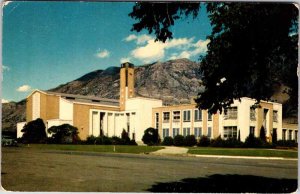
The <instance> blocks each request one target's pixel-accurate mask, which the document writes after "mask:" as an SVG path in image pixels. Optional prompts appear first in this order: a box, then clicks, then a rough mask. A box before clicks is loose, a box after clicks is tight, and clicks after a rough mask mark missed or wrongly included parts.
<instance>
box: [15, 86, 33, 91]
mask: <svg viewBox="0 0 300 194" xmlns="http://www.w3.org/2000/svg"><path fill="white" fill-rule="evenodd" d="M29 90H31V87H30V86H29V85H23V86H20V87H18V88H17V91H18V92H28V91H29Z"/></svg>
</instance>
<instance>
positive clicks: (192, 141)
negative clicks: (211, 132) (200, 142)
mask: <svg viewBox="0 0 300 194" xmlns="http://www.w3.org/2000/svg"><path fill="white" fill-rule="evenodd" d="M196 144H197V140H196V138H195V136H194V135H187V136H186V137H185V138H184V145H185V146H194V145H196Z"/></svg>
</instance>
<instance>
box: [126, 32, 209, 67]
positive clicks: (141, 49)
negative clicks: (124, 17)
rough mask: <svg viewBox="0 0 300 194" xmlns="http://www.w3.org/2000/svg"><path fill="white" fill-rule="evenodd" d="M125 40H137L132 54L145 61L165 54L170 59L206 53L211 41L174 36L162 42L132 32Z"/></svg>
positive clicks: (161, 57)
mask: <svg viewBox="0 0 300 194" xmlns="http://www.w3.org/2000/svg"><path fill="white" fill-rule="evenodd" d="M124 40H125V41H127V42H129V41H134V40H135V43H136V45H137V47H136V48H135V49H133V50H132V51H131V52H130V55H131V57H132V58H135V59H138V60H140V61H142V62H144V63H149V62H154V61H157V60H162V59H164V58H165V56H169V59H178V58H191V57H194V56H196V55H199V54H204V53H205V52H206V51H207V44H208V43H209V40H201V39H200V40H198V41H196V40H195V38H194V37H191V38H187V37H182V38H173V39H171V40H167V41H166V42H165V43H162V42H159V41H156V42H155V39H154V37H151V36H149V35H146V34H143V35H140V36H136V35H134V34H131V35H129V36H127V37H126V38H125V39H124ZM178 53H179V54H178Z"/></svg>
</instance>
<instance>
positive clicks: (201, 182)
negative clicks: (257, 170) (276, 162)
mask: <svg viewBox="0 0 300 194" xmlns="http://www.w3.org/2000/svg"><path fill="white" fill-rule="evenodd" d="M296 189H297V179H275V178H267V177H261V176H252V175H220V174H214V175H211V176H208V177H199V178H186V179H182V180H181V181H178V182H169V183H157V184H155V185H152V188H150V189H148V190H147V191H150V192H169V193H171V192H176V193H183V192H184V193H191V192H192V193H194V192H195V193H204V192H207V193H208V192H209V193H214V192H222V193H229V192H230V193H241V192H250V193H290V192H293V191H296Z"/></svg>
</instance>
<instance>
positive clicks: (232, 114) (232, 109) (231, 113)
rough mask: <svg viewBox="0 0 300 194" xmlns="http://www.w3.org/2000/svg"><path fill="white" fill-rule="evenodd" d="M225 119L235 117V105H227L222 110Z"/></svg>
mask: <svg viewBox="0 0 300 194" xmlns="http://www.w3.org/2000/svg"><path fill="white" fill-rule="evenodd" d="M224 115H225V119H237V107H228V108H226V109H225V111H224Z"/></svg>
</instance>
